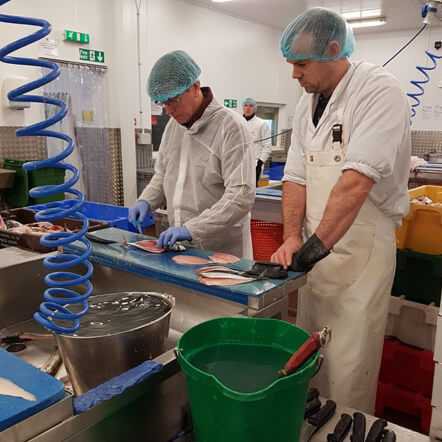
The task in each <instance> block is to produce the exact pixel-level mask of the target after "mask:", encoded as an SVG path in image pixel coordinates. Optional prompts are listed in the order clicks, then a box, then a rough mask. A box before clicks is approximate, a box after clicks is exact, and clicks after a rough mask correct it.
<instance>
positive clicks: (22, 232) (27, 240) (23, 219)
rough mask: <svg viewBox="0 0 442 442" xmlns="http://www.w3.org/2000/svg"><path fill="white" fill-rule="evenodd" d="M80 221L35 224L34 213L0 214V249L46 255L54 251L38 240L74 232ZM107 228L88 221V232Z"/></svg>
mask: <svg viewBox="0 0 442 442" xmlns="http://www.w3.org/2000/svg"><path fill="white" fill-rule="evenodd" d="M81 226H82V222H81V221H76V220H73V219H68V218H63V219H59V220H57V221H55V222H53V223H49V222H37V221H36V220H35V212H34V211H32V210H28V209H12V210H4V211H2V212H0V247H21V248H24V249H29V250H32V251H34V252H39V253H48V252H52V251H54V250H55V249H51V248H48V247H44V246H42V245H41V244H40V239H41V237H42V236H43V235H46V234H48V233H58V232H76V231H78V230H79V229H80V228H81ZM105 227H108V224H107V223H106V222H101V221H90V222H89V231H90V232H92V231H96V230H100V229H103V228H105Z"/></svg>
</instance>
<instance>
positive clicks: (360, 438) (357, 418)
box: [350, 412, 366, 442]
mask: <svg viewBox="0 0 442 442" xmlns="http://www.w3.org/2000/svg"><path fill="white" fill-rule="evenodd" d="M365 426H366V419H365V415H364V414H362V413H359V412H356V413H353V431H352V434H351V436H350V440H351V442H365Z"/></svg>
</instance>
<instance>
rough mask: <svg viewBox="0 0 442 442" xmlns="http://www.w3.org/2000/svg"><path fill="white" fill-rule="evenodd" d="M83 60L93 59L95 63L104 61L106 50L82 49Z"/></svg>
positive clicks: (81, 56)
mask: <svg viewBox="0 0 442 442" xmlns="http://www.w3.org/2000/svg"><path fill="white" fill-rule="evenodd" d="M80 60H81V61H93V62H94V63H104V52H103V51H94V50H93V49H83V48H81V49H80Z"/></svg>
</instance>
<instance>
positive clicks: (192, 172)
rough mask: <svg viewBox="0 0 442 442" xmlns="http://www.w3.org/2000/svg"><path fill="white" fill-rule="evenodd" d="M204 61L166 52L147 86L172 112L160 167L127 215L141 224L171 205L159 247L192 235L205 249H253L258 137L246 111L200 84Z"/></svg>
mask: <svg viewBox="0 0 442 442" xmlns="http://www.w3.org/2000/svg"><path fill="white" fill-rule="evenodd" d="M200 74H201V69H200V67H199V66H198V65H197V64H196V63H195V61H194V60H193V59H192V58H191V57H190V56H189V55H188V54H187V53H185V52H184V51H174V52H170V53H168V54H166V55H164V56H162V57H161V58H160V59H159V60H158V61H157V62H156V63H155V65H154V66H153V68H152V71H151V72H150V75H149V79H148V93H149V95H150V97H151V99H152V101H154V102H155V103H157V104H160V105H161V106H163V108H164V109H165V111H166V113H167V114H168V115H170V116H171V117H172V118H171V119H170V120H169V122H168V124H167V126H166V128H165V130H164V134H163V137H162V140H161V145H160V149H159V156H158V159H157V161H156V163H155V174H154V176H153V178H152V180H151V182H150V183H149V184H148V185H147V186H146V188H145V189H144V191H143V192H142V194H141V196H140V198H139V199H138V201H137V203H136V204H135V206H134V207H132V208H131V209H130V210H129V220H130V222H131V223H132V224H134V225H138V224H139V223H141V222H142V221H143V219H144V218H145V216H146V215H147V214H148V213H149V212H150V211H152V210H155V209H157V208H159V207H162V206H164V205H166V206H167V211H168V219H169V225H170V226H171V227H169V228H168V229H167V230H166V231H165V232H163V233H161V235H160V237H159V239H158V245H159V246H160V247H168V246H172V245H173V244H175V242H177V241H192V243H194V244H195V245H197V246H198V247H200V248H202V249H206V250H216V251H223V252H227V253H232V254H234V255H236V256H239V257H246V258H251V257H252V245H251V235H250V210H251V208H252V206H253V204H254V199H255V170H254V164H255V163H254V152H253V143H252V140H251V138H250V135H249V133H248V131H247V127H246V125H245V122H244V119H243V118H242V117H241V116H240V115H238V114H237V113H236V112H234V111H231V110H229V109H226V108H224V107H223V106H221V105H220V104H219V103H218V102H217V101H216V100H215V98H214V97H213V93H212V91H211V89H210V88H208V87H201V86H200V82H199V81H198V78H199V76H200Z"/></svg>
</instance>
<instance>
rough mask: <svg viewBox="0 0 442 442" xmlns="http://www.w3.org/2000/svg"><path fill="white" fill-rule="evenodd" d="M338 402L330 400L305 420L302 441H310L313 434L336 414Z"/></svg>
mask: <svg viewBox="0 0 442 442" xmlns="http://www.w3.org/2000/svg"><path fill="white" fill-rule="evenodd" d="M335 412H336V402H334V401H330V400H328V401H327V402H326V403H325V405H324V406H323V407H322V408H321V409H320V410H319V411H318V412H317V413H315V414H314V415H313V416H310V417H309V418H308V419H307V422H304V425H303V426H302V430H301V437H300V441H302V442H309V441H310V440H311V438H312V437H313V435H314V434H315V433H316V432H317V431H318V430H320V429H321V428H322V427H323V426H324V425H325V424H326V423H327V422H328V421H329V420H330V419H331V418H332V417H333V415H334V414H335Z"/></svg>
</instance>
